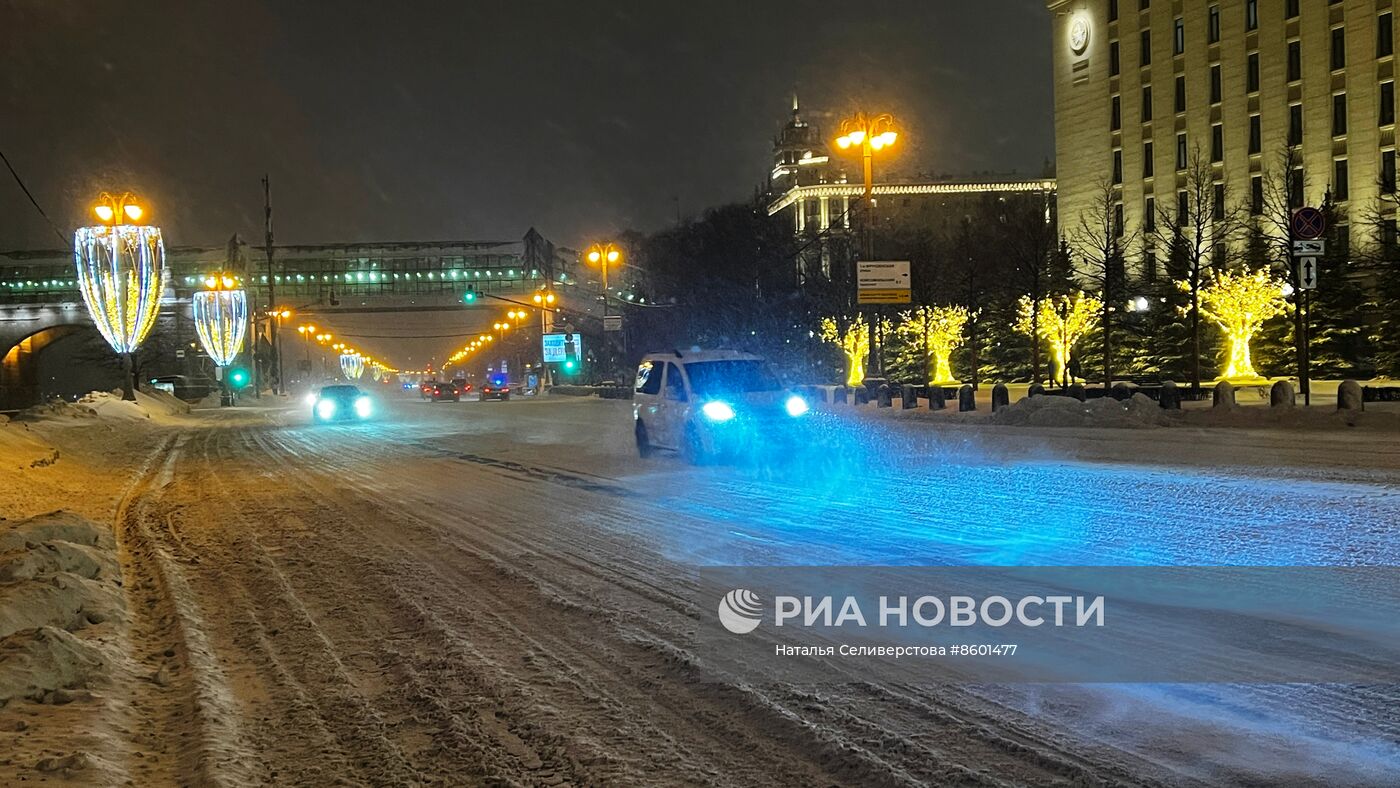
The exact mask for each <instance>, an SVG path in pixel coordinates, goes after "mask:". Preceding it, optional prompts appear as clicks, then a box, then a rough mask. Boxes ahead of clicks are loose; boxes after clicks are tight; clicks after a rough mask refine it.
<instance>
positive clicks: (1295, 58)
mask: <svg viewBox="0 0 1400 788" xmlns="http://www.w3.org/2000/svg"><path fill="white" fill-rule="evenodd" d="M1302 78H1303V49H1302V44H1301V43H1300V42H1298V41H1289V42H1288V81H1289V82H1297V81H1298V80H1300V79H1302Z"/></svg>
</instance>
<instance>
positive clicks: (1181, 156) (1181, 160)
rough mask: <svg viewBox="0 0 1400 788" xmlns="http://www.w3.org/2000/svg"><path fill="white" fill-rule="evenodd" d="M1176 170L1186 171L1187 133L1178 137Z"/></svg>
mask: <svg viewBox="0 0 1400 788" xmlns="http://www.w3.org/2000/svg"><path fill="white" fill-rule="evenodd" d="M1176 168H1177V169H1178V170H1184V169H1186V132H1184V131H1183V132H1181V133H1180V134H1178V135H1176Z"/></svg>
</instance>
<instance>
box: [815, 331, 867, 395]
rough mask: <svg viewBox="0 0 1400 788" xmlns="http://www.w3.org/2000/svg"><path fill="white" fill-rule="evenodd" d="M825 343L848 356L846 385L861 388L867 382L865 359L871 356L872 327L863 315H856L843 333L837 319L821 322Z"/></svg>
mask: <svg viewBox="0 0 1400 788" xmlns="http://www.w3.org/2000/svg"><path fill="white" fill-rule="evenodd" d="M821 337H822V341H823V342H829V343H831V344H833V345H836V346H837V347H839V348H841V352H842V353H845V354H846V385H847V386H853V387H854V386H859V385H861V384H862V383H864V382H865V359H866V357H867V356H868V355H870V327H869V324H867V323H866V322H865V317H864V316H863V315H856V318H855V320H852V321H851V322H850V323H848V324H847V325H846V327H845V330H844V331H843V330H842V329H841V327H840V325H838V324H837V322H836V319H835V318H830V317H824V318H822V322H821Z"/></svg>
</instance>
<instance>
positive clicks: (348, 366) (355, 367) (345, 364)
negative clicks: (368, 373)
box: [340, 353, 365, 380]
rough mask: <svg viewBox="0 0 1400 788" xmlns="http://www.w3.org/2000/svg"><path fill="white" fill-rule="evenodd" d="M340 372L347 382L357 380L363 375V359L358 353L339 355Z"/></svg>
mask: <svg viewBox="0 0 1400 788" xmlns="http://www.w3.org/2000/svg"><path fill="white" fill-rule="evenodd" d="M340 371H341V372H343V373H344V374H345V377H346V379H348V380H359V379H360V376H361V375H363V374H365V358H364V356H361V355H360V354H359V353H341V354H340Z"/></svg>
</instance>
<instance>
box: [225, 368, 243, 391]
mask: <svg viewBox="0 0 1400 788" xmlns="http://www.w3.org/2000/svg"><path fill="white" fill-rule="evenodd" d="M228 382H229V384H230V385H232V386H233V387H234V388H240V389H241V388H243V387H244V386H246V385H248V370H246V369H244V368H242V367H234V368H233V369H231V370H229V373H228Z"/></svg>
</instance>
